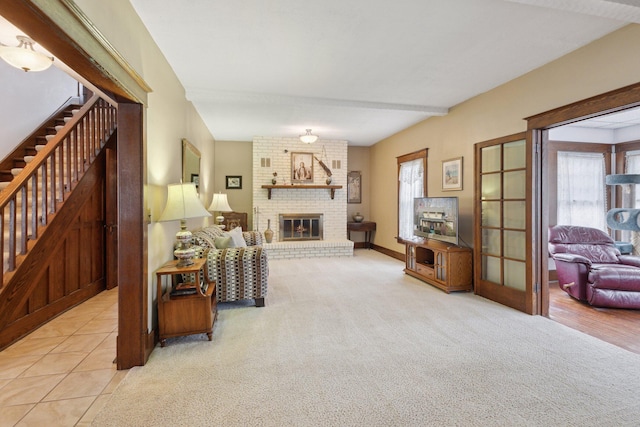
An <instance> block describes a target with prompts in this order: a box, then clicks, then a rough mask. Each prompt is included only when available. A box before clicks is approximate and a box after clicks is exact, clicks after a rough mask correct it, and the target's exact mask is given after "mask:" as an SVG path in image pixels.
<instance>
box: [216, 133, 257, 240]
mask: <svg viewBox="0 0 640 427" xmlns="http://www.w3.org/2000/svg"><path fill="white" fill-rule="evenodd" d="M213 150H214V151H215V153H214V155H213V157H209V159H208V160H207V161H208V162H209V163H213V166H212V167H213V170H215V175H214V177H213V191H214V192H215V193H217V192H223V193H226V194H227V200H229V206H231V209H233V210H234V211H235V212H246V213H247V214H248V216H247V226H248V227H249V229H253V201H252V197H253V161H252V158H253V144H252V142H251V141H216V142H215V144H214V146H213ZM227 175H230V176H238V175H239V176H241V177H242V189H241V190H231V189H229V190H227V189H226V188H225V187H226V177H227Z"/></svg>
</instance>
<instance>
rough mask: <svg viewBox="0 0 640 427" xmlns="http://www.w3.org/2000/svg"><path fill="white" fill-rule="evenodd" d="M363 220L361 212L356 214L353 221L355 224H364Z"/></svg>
mask: <svg viewBox="0 0 640 427" xmlns="http://www.w3.org/2000/svg"><path fill="white" fill-rule="evenodd" d="M363 219H364V217H363V216H362V215H360V212H356V214H355V215H353V220H354V221H355V222H362V220H363Z"/></svg>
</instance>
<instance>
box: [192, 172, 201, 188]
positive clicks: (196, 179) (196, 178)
mask: <svg viewBox="0 0 640 427" xmlns="http://www.w3.org/2000/svg"><path fill="white" fill-rule="evenodd" d="M191 182H193V183H194V184H195V185H196V190H197V189H198V187H200V174H197V173H192V174H191Z"/></svg>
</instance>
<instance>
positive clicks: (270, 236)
mask: <svg viewBox="0 0 640 427" xmlns="http://www.w3.org/2000/svg"><path fill="white" fill-rule="evenodd" d="M264 239H265V240H266V241H267V243H271V240H273V230H272V229H271V220H270V219H268V220H267V229H266V230H264Z"/></svg>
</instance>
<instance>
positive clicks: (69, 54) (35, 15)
mask: <svg viewBox="0 0 640 427" xmlns="http://www.w3.org/2000/svg"><path fill="white" fill-rule="evenodd" d="M0 15H2V16H3V17H4V18H5V19H7V20H8V21H9V22H11V23H13V24H14V25H15V26H17V27H19V28H20V29H21V30H23V31H24V32H25V33H26V34H28V35H29V36H30V37H32V38H33V39H34V40H36V42H38V43H39V44H41V45H42V46H43V47H44V48H46V49H47V50H48V51H49V52H51V53H52V54H53V55H54V56H55V57H57V58H58V59H60V60H61V61H62V62H64V63H65V64H66V65H68V66H69V67H70V68H71V69H73V70H74V71H75V72H76V73H78V74H79V75H80V76H82V77H83V78H84V79H85V80H86V81H88V82H91V84H93V85H95V86H96V87H97V88H99V89H100V90H101V91H102V93H104V94H105V95H106V96H107V97H109V98H110V99H111V100H112V101H113V102H115V103H117V105H118V130H117V132H118V135H117V136H118V140H117V143H118V154H117V156H118V198H119V199H118V205H119V206H118V235H119V241H118V261H119V266H118V281H119V290H118V340H117V367H118V369H128V368H131V367H133V366H140V365H144V364H145V362H146V360H147V359H148V356H149V354H150V353H151V350H152V347H151V343H150V340H149V339H148V329H149V328H148V324H147V310H148V309H147V304H148V301H147V293H148V283H147V282H148V280H147V249H146V248H147V235H146V222H145V220H144V214H143V202H144V199H143V197H144V196H143V188H144V184H145V176H146V163H145V158H144V153H145V140H144V132H143V130H144V123H145V120H144V105H145V104H146V102H147V93H149V92H150V91H151V89H150V88H149V87H148V86H147V85H146V83H145V82H144V80H143V79H142V78H141V77H140V76H139V75H138V74H137V73H136V72H135V70H134V69H133V68H132V67H131V66H130V65H129V64H128V63H127V62H126V60H125V59H124V58H123V57H122V56H121V55H120V54H119V53H118V52H117V51H116V50H115V49H114V48H113V46H112V45H111V44H110V43H109V42H108V40H107V39H106V37H104V36H103V35H102V34H101V33H100V32H99V31H98V29H97V28H96V27H95V26H94V25H93V24H92V23H91V20H90V19H89V18H88V17H87V16H86V15H84V13H83V12H82V11H81V10H80V9H79V8H78V7H77V5H75V3H73V2H72V1H67V0H11V1H8V0H0ZM125 230H126V235H125V233H124V232H125Z"/></svg>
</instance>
